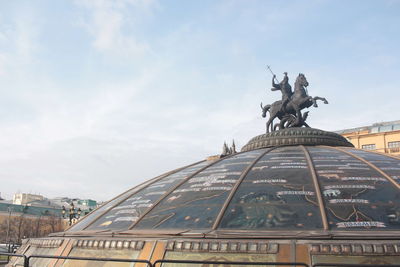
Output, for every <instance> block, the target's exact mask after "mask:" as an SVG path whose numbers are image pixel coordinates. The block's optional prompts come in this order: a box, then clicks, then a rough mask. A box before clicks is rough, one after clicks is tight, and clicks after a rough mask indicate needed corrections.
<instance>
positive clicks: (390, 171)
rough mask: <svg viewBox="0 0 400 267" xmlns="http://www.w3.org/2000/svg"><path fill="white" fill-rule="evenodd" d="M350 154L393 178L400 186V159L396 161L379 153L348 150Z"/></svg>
mask: <svg viewBox="0 0 400 267" xmlns="http://www.w3.org/2000/svg"><path fill="white" fill-rule="evenodd" d="M348 151H349V152H351V153H353V154H354V155H357V156H359V157H361V158H363V159H365V160H367V161H368V162H370V163H372V164H373V165H375V166H376V167H378V168H379V169H380V170H382V171H383V172H384V173H386V174H387V175H389V176H390V177H392V178H393V179H394V180H395V181H396V182H397V184H400V158H399V159H395V158H391V157H388V156H385V155H381V154H377V153H368V152H365V151H362V150H357V149H348Z"/></svg>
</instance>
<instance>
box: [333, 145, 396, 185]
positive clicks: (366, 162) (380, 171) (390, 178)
mask: <svg viewBox="0 0 400 267" xmlns="http://www.w3.org/2000/svg"><path fill="white" fill-rule="evenodd" d="M332 148H333V149H336V150H339V151H342V152H343V153H346V154H347V155H350V156H352V157H354V158H356V159H358V160H361V161H362V162H364V163H365V164H367V165H368V166H370V167H371V168H373V169H374V170H376V171H377V172H379V173H380V174H382V175H383V176H384V177H385V178H386V179H388V180H389V181H390V182H391V183H392V184H393V185H394V186H396V187H397V189H400V185H399V184H398V183H397V182H396V181H395V180H394V179H393V178H392V177H391V176H390V175H388V174H387V173H386V172H384V171H382V170H381V169H380V168H378V167H377V166H376V165H375V164H372V163H371V162H369V161H368V160H365V159H364V158H362V157H360V156H357V155H355V154H354V153H351V152H350V151H346V150H344V149H341V148H338V147H332ZM385 156H386V155H385Z"/></svg>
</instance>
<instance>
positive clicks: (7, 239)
mask: <svg viewBox="0 0 400 267" xmlns="http://www.w3.org/2000/svg"><path fill="white" fill-rule="evenodd" d="M7 210H8V222H7V235H6V243H7V246H8V252H9V253H10V252H11V251H10V248H11V246H10V240H9V239H10V220H11V211H12V208H11V207H8V208H7Z"/></svg>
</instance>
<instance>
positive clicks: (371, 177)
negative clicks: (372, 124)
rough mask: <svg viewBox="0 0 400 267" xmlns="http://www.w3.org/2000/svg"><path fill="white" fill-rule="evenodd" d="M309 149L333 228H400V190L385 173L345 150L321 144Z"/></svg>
mask: <svg viewBox="0 0 400 267" xmlns="http://www.w3.org/2000/svg"><path fill="white" fill-rule="evenodd" d="M308 149H309V151H310V154H311V157H312V160H313V163H314V167H315V169H316V172H317V174H318V177H319V182H320V187H321V191H322V196H323V198H324V203H325V208H326V213H327V217H328V222H329V225H330V227H331V228H332V229H335V230H393V229H397V228H398V225H399V224H400V219H399V217H398V216H399V215H398V214H400V194H399V190H398V189H397V188H395V187H394V185H393V184H392V183H390V182H389V181H388V180H387V179H386V178H385V177H384V176H383V175H381V174H380V173H379V172H377V171H376V170H374V169H373V168H371V167H370V166H368V164H366V163H364V162H362V161H360V160H358V159H356V158H355V157H352V156H350V155H348V154H346V153H344V152H342V151H338V150H334V149H329V148H318V147H310V148H308ZM349 151H351V152H355V151H356V150H349ZM357 153H358V152H357ZM364 153H371V152H364ZM358 154H359V153H358Z"/></svg>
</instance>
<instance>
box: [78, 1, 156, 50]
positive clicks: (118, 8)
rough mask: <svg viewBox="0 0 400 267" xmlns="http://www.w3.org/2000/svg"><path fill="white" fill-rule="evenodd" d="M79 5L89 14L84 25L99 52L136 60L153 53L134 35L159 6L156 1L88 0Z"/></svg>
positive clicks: (84, 18)
mask: <svg viewBox="0 0 400 267" xmlns="http://www.w3.org/2000/svg"><path fill="white" fill-rule="evenodd" d="M76 4H77V5H78V6H80V7H83V8H84V9H86V11H87V15H86V16H84V17H82V18H81V22H82V25H83V26H84V28H85V29H86V30H87V31H88V32H89V33H90V34H91V35H92V37H93V42H92V45H93V47H94V48H96V49H97V50H98V51H99V52H102V53H111V54H112V55H113V56H115V55H119V56H133V57H134V56H143V55H144V54H146V53H148V52H149V51H150V50H151V49H150V47H149V45H148V44H147V43H146V42H145V41H143V40H139V38H137V37H135V35H134V32H135V27H138V26H139V25H140V24H139V22H140V20H141V18H143V17H145V16H149V15H150V14H151V12H152V9H153V8H154V7H156V6H157V3H156V2H155V1H154V0H121V1H114V0H95V1H90V0H85V1H76ZM127 10H130V11H129V12H128V11H127Z"/></svg>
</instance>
